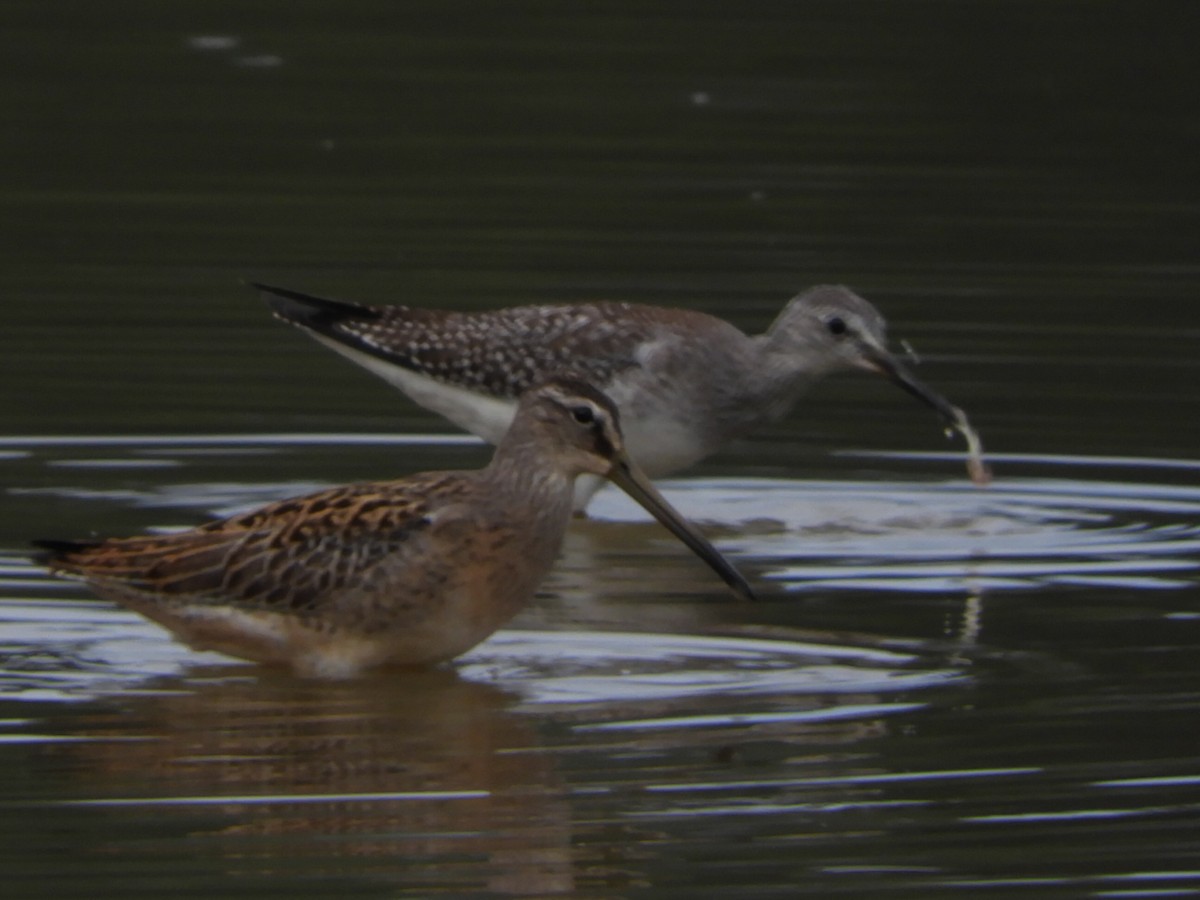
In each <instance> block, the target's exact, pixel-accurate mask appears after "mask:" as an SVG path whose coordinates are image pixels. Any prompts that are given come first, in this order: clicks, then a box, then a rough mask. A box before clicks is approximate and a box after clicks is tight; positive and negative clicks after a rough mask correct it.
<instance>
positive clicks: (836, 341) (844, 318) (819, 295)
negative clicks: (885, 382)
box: [767, 284, 887, 374]
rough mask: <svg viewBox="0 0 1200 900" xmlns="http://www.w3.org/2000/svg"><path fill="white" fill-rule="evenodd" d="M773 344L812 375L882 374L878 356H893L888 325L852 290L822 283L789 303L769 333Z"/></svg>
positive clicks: (881, 315) (769, 342)
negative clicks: (889, 349)
mask: <svg viewBox="0 0 1200 900" xmlns="http://www.w3.org/2000/svg"><path fill="white" fill-rule="evenodd" d="M767 341H768V346H769V347H770V348H771V349H773V350H777V351H782V352H784V353H787V354H789V355H792V356H793V359H794V362H795V364H797V365H801V364H802V365H803V367H804V368H805V369H807V370H808V371H809V372H811V373H812V374H822V373H825V372H832V371H836V370H839V369H869V370H871V371H879V366H878V363H877V362H876V359H875V357H877V356H878V355H879V354H880V353H881V352H882V353H884V354H886V353H887V322H886V321H884V318H883V314H882V313H880V312H879V310H877V309H876V308H875V307H874V306H872V305H871V304H870V303H869V302H868V301H866V300H864V299H863V298H862V297H860V296H858V294H856V293H854V291H852V290H850V289H849V288H846V287H842V286H841V285H837V284H821V285H817V286H816V287H812V288H809V289H808V290H806V291H804V292H803V293H801V294H798V295H796V296H795V297H793V298H792V299H791V300H789V301H788V304H787V306H785V307H784V308H783V312H781V313H780V314H779V316H778V318H776V319H775V321H774V322H772V323H771V327H770V328H769V329H767Z"/></svg>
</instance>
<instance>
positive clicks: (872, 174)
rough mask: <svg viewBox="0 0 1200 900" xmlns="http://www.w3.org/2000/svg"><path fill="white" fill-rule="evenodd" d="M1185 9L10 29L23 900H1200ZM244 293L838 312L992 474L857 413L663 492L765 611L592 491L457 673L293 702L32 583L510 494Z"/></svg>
mask: <svg viewBox="0 0 1200 900" xmlns="http://www.w3.org/2000/svg"><path fill="white" fill-rule="evenodd" d="M1196 19H1197V16H1196V13H1195V12H1193V10H1192V9H1191V7H1190V6H1189V5H1188V4H1180V3H1168V2H1149V3H1137V4H1134V3H1120V2H1109V0H1090V2H1078V3H1076V2H1036V3H1035V2H1029V3H1025V2H999V0H981V2H975V3H952V2H939V0H930V2H908V3H883V2H856V0H849V2H847V0H843V2H819V3H814V2H798V3H797V2H793V3H768V2H761V3H750V4H740V5H736V6H735V5H731V4H726V3H710V2H699V3H688V4H682V3H680V4H672V3H656V2H650V3H644V2H643V3H631V2H607V3H592V4H579V3H538V2H529V0H520V2H515V3H508V4H471V3H465V2H440V3H403V4H395V3H371V2H347V3H338V4H333V3H317V2H305V3H291V4H284V3H278V2H244V3H236V4H234V3H193V2H183V3H174V4H161V3H135V2H110V3H104V4H95V3H82V2H55V3H49V4H48V3H31V2H10V3H6V4H4V6H3V9H0V24H2V25H3V34H4V35H5V47H6V49H5V53H4V54H3V58H2V59H0V68H2V70H3V77H0V109H3V112H4V115H3V126H2V128H3V132H2V133H3V139H2V140H0V171H3V173H4V177H3V179H2V180H0V198H2V201H3V202H2V204H0V297H2V298H3V300H2V302H3V309H4V313H5V321H4V325H3V328H0V378H2V379H3V384H4V385H5V386H6V388H5V390H3V391H0V504H2V505H0V809H2V814H0V837H2V840H0V885H3V892H4V894H5V896H13V897H21V898H25V897H28V898H40V897H55V898H61V897H77V896H78V897H94V896H99V895H112V896H121V897H162V896H167V895H170V896H194V897H215V896H222V897H264V896H276V895H278V896H289V897H303V898H308V897H323V896H330V897H333V896H339V897H340V896H347V895H351V894H353V895H354V896H364V897H367V896H371V897H374V896H379V897H430V896H446V897H492V896H497V897H500V896H579V897H597V898H600V897H603V898H610V897H662V898H666V897H678V898H691V897H699V896H718V895H719V896H722V897H726V896H728V897H792V896H798V895H812V896H852V897H875V896H888V897H890V896H896V897H921V898H926V897H930V896H940V895H969V894H975V895H978V896H981V897H1009V896H1012V897H1017V896H1021V897H1080V896H1094V897H1160V896H1195V895H1198V894H1200V866H1198V865H1197V863H1196V847H1197V841H1196V835H1197V832H1198V826H1200V742H1198V741H1197V739H1196V738H1195V737H1194V735H1193V731H1194V725H1193V723H1194V721H1195V719H1196V714H1197V711H1198V710H1200V674H1198V673H1197V667H1196V658H1197V647H1198V644H1200V592H1198V590H1197V587H1198V585H1200V479H1198V473H1200V454H1198V453H1197V446H1198V444H1200V388H1198V387H1197V384H1198V383H1200V353H1198V352H1197V349H1198V344H1200V304H1198V303H1197V300H1198V297H1200V264H1198V262H1197V247H1198V246H1200V167H1198V166H1197V162H1196V161H1197V159H1200V126H1198V125H1197V122H1200V119H1197V109H1198V108H1200V106H1198V101H1200V63H1197V61H1196V58H1197V54H1196V52H1195V44H1196V41H1195V35H1196V34H1197V25H1198V23H1197V21H1196ZM244 279H256V280H264V281H270V282H274V283H279V284H284V285H290V286H294V287H296V288H299V289H302V290H309V291H312V292H315V293H326V294H331V295H334V296H341V297H344V298H347V299H361V300H367V301H375V302H406V303H412V304H416V305H428V306H441V307H449V308H472V307H491V306H502V305H506V304H515V303H521V302H535V301H536V302H544V301H570V300H583V299H595V298H613V299H627V300H635V301H641V302H648V303H657V304H663V305H679V306H691V307H694V308H698V309H703V310H706V311H710V312H713V313H715V314H718V315H721V316H724V317H726V318H728V319H730V320H732V321H734V322H735V323H737V324H738V325H739V326H741V327H743V328H745V329H747V330H751V331H753V330H758V329H761V328H763V327H765V325H766V324H767V323H768V322H769V321H770V319H771V318H772V317H773V315H774V314H775V312H777V311H778V309H779V307H780V306H781V305H782V303H783V302H784V301H785V300H786V299H787V298H788V297H789V296H791V295H792V294H794V293H796V292H797V291H798V290H800V289H801V288H803V287H805V286H807V285H810V284H814V283H818V282H824V281H837V282H844V283H847V284H850V285H852V286H854V287H855V288H856V289H857V290H859V291H860V292H861V293H863V294H864V295H865V296H867V297H869V298H870V299H872V300H873V301H874V302H875V303H876V304H877V305H878V306H879V307H880V308H881V309H882V310H883V311H884V312H885V313H886V315H887V316H888V318H889V321H890V322H891V325H892V330H893V334H894V336H895V337H896V338H897V340H899V339H901V338H902V339H907V340H908V341H909V342H910V343H911V344H912V345H913V346H914V347H915V348H916V350H917V351H918V352H919V353H920V355H921V357H922V359H923V364H922V366H921V375H922V377H923V378H925V379H926V380H927V381H929V382H930V383H931V384H933V385H935V386H937V387H939V388H940V389H942V390H944V391H945V393H946V394H947V395H948V396H950V398H951V399H952V400H953V401H954V402H956V403H958V404H960V405H961V406H963V407H964V408H965V409H966V410H968V412H969V413H970V414H971V416H972V419H973V421H974V422H975V424H976V425H977V426H978V427H979V428H980V430H981V431H982V433H983V436H984V439H985V442H986V444H987V445H988V447H989V449H990V450H992V451H993V452H994V454H995V457H994V467H995V473H996V481H995V483H994V484H993V486H992V487H991V488H989V489H987V490H979V489H976V488H973V487H971V486H970V485H969V484H967V483H966V482H965V480H964V478H963V470H962V466H961V460H960V459H959V458H957V457H944V456H941V455H939V454H942V453H945V452H948V451H952V450H954V449H956V448H955V445H952V444H947V443H946V442H945V441H943V440H942V439H941V437H940V436H939V434H938V432H937V428H936V423H935V422H933V421H932V420H931V419H930V418H929V417H928V416H926V415H925V414H924V412H923V411H922V410H920V409H918V408H916V407H915V406H914V405H912V404H911V403H910V401H908V400H907V398H905V397H903V396H901V395H899V394H898V393H896V392H895V391H894V389H892V388H890V387H888V386H886V385H884V384H882V383H880V382H878V381H876V380H873V379H870V378H866V377H862V378H842V379H838V380H832V381H830V382H829V383H827V384H825V385H822V386H821V387H820V388H819V389H818V390H816V391H814V392H813V394H812V395H811V396H810V397H808V398H806V399H805V401H804V402H803V403H802V404H801V405H800V406H799V407H798V408H797V409H796V411H795V412H794V413H793V414H792V415H791V416H789V417H788V418H787V419H785V420H784V421H783V422H781V423H779V424H778V425H777V426H774V427H772V428H769V429H766V430H765V431H763V432H760V433H758V434H756V435H755V436H753V437H752V438H751V439H749V440H746V441H744V442H742V443H740V444H739V445H737V446H736V447H733V448H731V449H729V450H727V451H725V452H723V453H722V454H720V455H718V456H716V457H714V458H712V459H711V460H709V461H707V462H705V463H704V464H703V465H701V466H699V467H697V468H695V469H693V470H691V471H689V472H687V473H684V474H683V475H682V476H681V477H680V478H679V479H677V480H675V481H672V482H669V483H668V484H667V492H668V494H669V496H670V497H671V498H672V499H673V500H674V501H675V502H676V503H677V505H679V506H680V507H681V508H682V509H684V510H685V511H687V512H689V513H690V514H691V515H692V516H694V517H695V518H697V519H698V520H700V521H703V522H706V523H708V524H709V526H710V531H711V533H712V534H713V535H714V537H715V538H716V539H717V541H718V542H719V544H720V546H721V547H722V549H724V550H725V551H726V552H727V553H729V554H730V555H731V556H732V557H734V558H735V559H736V560H737V561H738V563H739V565H741V567H742V568H743V569H744V570H746V571H747V572H748V573H749V574H750V575H751V577H752V579H753V580H754V581H755V583H756V585H759V586H761V592H762V593H763V594H764V595H765V600H764V602H763V603H761V604H760V605H758V606H756V607H754V608H745V607H739V606H737V605H734V604H732V603H731V602H729V601H728V600H727V598H726V595H725V593H724V592H723V590H722V588H721V586H720V585H719V583H718V584H713V583H711V579H710V578H709V577H708V576H707V574H706V573H705V572H704V571H703V570H701V569H698V568H697V567H696V566H695V565H694V564H693V562H692V561H690V560H689V559H688V558H687V557H686V556H685V553H684V551H682V549H681V548H678V547H676V546H675V545H673V544H672V543H671V542H670V541H669V540H667V539H666V538H664V537H662V536H661V534H660V532H659V531H658V530H656V526H654V525H653V524H652V523H650V522H648V521H646V520H644V517H643V516H642V515H641V514H640V513H639V512H636V511H634V509H633V507H632V506H631V505H628V504H626V503H625V502H624V500H623V499H622V498H620V497H618V496H615V495H614V496H610V495H608V494H607V493H606V494H604V495H601V496H600V497H599V498H598V499H597V504H596V507H595V512H596V517H595V520H594V521H590V522H586V523H580V524H579V525H578V526H577V527H576V528H575V529H574V531H573V533H572V535H571V536H570V539H569V541H568V546H567V548H566V552H565V553H564V559H563V561H562V563H561V565H560V566H559V568H558V570H557V571H556V573H555V575H554V576H553V577H552V579H551V580H550V582H549V583H548V584H547V585H546V590H545V591H544V593H543V595H542V596H541V597H540V598H539V600H538V602H537V603H536V605H535V608H534V609H532V610H530V611H529V613H527V614H526V615H524V616H523V617H522V618H521V619H520V620H519V621H518V622H517V623H515V627H514V628H513V629H512V630H509V631H506V632H502V633H501V634H500V635H498V636H497V638H496V639H494V640H493V641H491V642H489V643H488V644H486V645H484V646H483V647H481V648H479V649H478V650H476V651H475V652H474V653H472V654H471V655H469V656H468V657H466V658H465V659H464V660H462V661H461V662H460V663H458V664H457V665H456V666H454V667H451V668H450V669H448V670H446V671H443V672H437V673H431V674H429V675H427V676H420V677H416V678H399V677H395V676H388V677H378V678H372V679H368V680H366V681H364V682H359V683H353V684H339V685H321V684H311V683H305V682H300V681H296V680H294V679H291V678H288V677H285V676H283V675H279V674H270V673H261V672H258V671H257V670H255V669H253V668H250V667H245V666H240V665H233V664H229V663H227V662H226V661H224V660H222V659H221V658H219V657H216V656H204V655H199V654H194V653H191V652H190V651H187V650H186V649H184V648H181V647H179V646H177V645H175V644H173V643H171V642H170V641H169V640H168V639H167V638H166V637H165V636H164V635H163V634H162V633H161V632H160V631H158V630H157V629H156V628H155V627H154V626H151V625H149V624H146V623H143V622H142V621H141V620H139V619H138V618H137V617H136V616H133V615H131V614H127V613H124V612H121V611H118V610H115V609H113V608H112V607H110V606H108V605H107V604H103V603H101V602H99V601H96V600H94V599H92V598H91V597H89V596H88V595H87V594H86V593H85V592H83V591H81V590H79V589H77V588H75V587H73V586H71V585H66V584H60V583H57V582H52V581H50V580H49V579H48V578H46V577H45V575H44V574H43V573H42V572H40V570H37V569H35V568H33V567H31V566H30V565H29V564H28V563H27V561H26V560H25V558H24V556H23V548H24V547H25V545H26V543H27V541H28V540H29V539H31V538H34V537H40V536H55V535H59V536H74V535H83V534H88V533H92V532H96V533H103V534H123V533H129V532H135V531H139V530H142V529H145V528H150V527H158V526H178V525H185V524H190V523H194V522H196V521H198V520H200V519H201V518H203V517H204V516H206V515H208V514H211V513H215V512H223V511H227V510H229V509H232V508H236V507H240V506H242V505H247V504H253V503H257V502H261V501H263V500H265V499H267V498H273V497H278V496H286V495H288V494H293V493H299V492H301V491H303V490H306V489H308V488H309V487H311V486H313V485H323V484H333V483H339V482H343V481H349V480H353V479H360V478H377V477H387V476H392V475H395V474H399V473H403V472H408V471H416V470H420V469H426V468H434V467H439V468H441V467H451V466H464V467H469V466H476V465H479V464H481V463H482V461H483V460H484V459H486V457H487V451H486V449H485V448H483V447H482V446H480V445H478V444H475V443H472V442H469V441H458V440H457V439H456V440H453V441H445V440H441V439H439V438H438V437H437V435H443V434H449V433H451V431H452V429H451V428H450V427H449V426H448V425H446V424H445V423H444V422H441V421H440V420H438V419H436V418H435V417H433V416H432V415H430V414H428V413H425V412H424V411H423V410H421V409H419V408H416V407H414V406H413V405H412V404H410V403H408V402H406V401H405V400H404V399H403V398H401V397H400V396H399V395H398V394H396V393H394V392H393V391H391V390H390V389H389V388H388V387H387V386H385V385H384V384H383V383H382V382H379V381H377V380H375V379H373V378H371V377H370V376H369V375H367V374H365V373H362V372H360V371H358V370H356V369H355V368H353V367H352V366H350V365H348V364H347V363H346V362H344V361H343V360H341V359H339V358H336V357H334V356H333V355H332V354H330V353H328V352H327V351H325V350H324V349H322V348H320V347H318V346H317V345H315V344H313V343H312V342H310V341H308V340H306V339H305V338H304V337H303V336H301V335H299V334H296V333H294V332H292V331H291V330H289V329H288V328H286V327H285V326H283V325H280V324H278V323H275V322H273V321H272V320H271V319H270V317H269V316H268V315H267V313H266V311H265V308H264V307H263V306H262V304H261V303H260V301H259V300H258V299H257V298H256V297H255V296H254V295H253V294H252V293H251V292H250V291H248V290H247V289H245V288H244V287H243V286H242V285H241V283H240V282H241V281H242V280H244ZM395 435H407V436H410V437H411V438H412V439H411V440H407V441H403V442H402V441H396V440H392V437H393V436H395ZM314 436H316V437H314Z"/></svg>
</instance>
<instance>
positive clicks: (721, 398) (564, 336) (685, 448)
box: [252, 284, 987, 508]
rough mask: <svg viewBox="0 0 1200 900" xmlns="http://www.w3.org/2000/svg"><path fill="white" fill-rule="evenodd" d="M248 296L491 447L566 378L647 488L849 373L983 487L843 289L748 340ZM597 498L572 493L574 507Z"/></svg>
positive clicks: (701, 332) (696, 331) (641, 320)
mask: <svg viewBox="0 0 1200 900" xmlns="http://www.w3.org/2000/svg"><path fill="white" fill-rule="evenodd" d="M252 286H253V287H255V288H257V289H258V290H259V291H261V292H262V293H263V295H264V296H265V299H266V300H267V302H268V304H269V305H270V307H271V309H272V310H273V311H274V313H275V315H276V316H278V317H279V318H280V319H282V320H284V321H286V322H290V323H291V324H293V325H296V326H298V327H300V328H302V329H304V330H305V331H307V332H308V333H309V334H311V335H312V336H313V337H314V338H316V339H317V340H318V341H321V342H322V343H324V344H327V345H328V346H330V347H332V348H333V349H334V350H336V351H337V352H338V353H341V354H342V355H343V356H346V357H348V358H349V359H351V360H353V361H354V362H356V363H358V364H359V365H361V366H363V367H364V368H366V369H368V370H370V371H371V372H374V373H375V374H376V375H379V376H380V377H382V378H384V379H385V380H386V381H388V382H389V383H391V384H392V385H394V386H395V387H397V388H399V389H400V390H402V391H403V392H404V393H406V394H407V395H408V396H409V397H411V398H412V399H413V400H414V401H416V402H417V403H419V404H420V405H422V406H424V407H426V408H428V409H430V410H433V411H434V412H437V413H440V414H441V415H443V416H445V417H446V418H447V419H449V420H450V421H451V422H454V423H455V424H456V425H458V426H459V427H461V428H464V429H466V430H467V431H469V432H472V433H473V434H476V435H478V436H479V437H481V438H483V439H484V440H486V441H489V442H491V443H493V444H494V443H497V442H498V441H499V440H500V438H501V437H502V436H503V435H504V432H505V430H506V429H507V428H508V423H509V422H510V421H512V416H513V411H514V409H515V408H516V398H517V397H518V396H520V394H521V392H522V391H523V390H525V389H526V388H528V387H529V386H530V385H531V384H536V383H537V382H539V381H541V380H544V379H545V378H547V377H549V376H551V375H553V374H555V373H559V372H572V373H576V374H578V375H579V376H580V377H582V378H584V379H586V380H587V381H588V382H589V383H591V384H594V385H595V386H596V387H598V388H599V389H600V390H602V391H604V392H605V393H606V394H608V396H610V397H611V398H612V399H613V401H614V402H615V403H616V404H617V406H618V408H619V409H620V410H621V416H622V427H623V429H624V434H625V441H626V446H627V447H628V448H629V453H630V455H631V456H632V457H633V459H634V460H636V461H637V463H638V465H640V466H641V467H642V469H643V470H644V471H645V472H646V474H647V475H649V476H650V477H652V478H654V477H658V476H660V475H666V474H669V473H671V472H675V471H678V470H679V469H683V468H685V467H687V466H689V465H691V464H692V463H695V462H698V461H699V460H701V459H703V458H704V457H706V456H708V455H710V454H712V453H714V452H715V451H716V450H718V449H719V448H721V447H722V446H724V445H725V444H727V443H729V442H730V441H732V440H734V439H735V438H738V437H741V436H742V435H744V434H746V433H748V432H750V431H751V430H753V429H754V428H755V427H757V426H759V425H762V424H764V423H766V422H771V421H774V420H777V419H779V418H781V417H782V416H783V415H784V414H786V413H787V412H788V410H790V409H791V408H792V406H793V405H794V404H795V402H796V400H797V398H798V397H799V396H800V394H801V393H802V392H803V391H804V389H805V388H807V387H808V386H809V385H810V384H811V383H812V382H813V381H815V380H816V379H818V378H820V377H821V376H823V375H826V374H829V373H831V372H836V371H843V370H856V369H857V370H866V371H870V372H875V373H877V374H880V375H883V376H885V377H887V378H888V379H890V380H891V381H892V382H893V383H895V384H896V385H898V386H899V387H901V388H903V389H904V390H905V391H907V392H908V393H910V394H912V395H913V396H914V397H916V398H917V399H918V400H920V401H922V402H923V403H925V404H926V405H928V406H930V407H932V408H933V409H934V410H935V411H936V412H937V413H938V414H939V415H940V416H941V417H942V419H943V421H944V422H945V424H946V426H947V427H949V428H952V429H954V430H956V431H959V432H961V433H962V435H963V436H964V437H965V438H966V440H967V443H968V446H969V450H970V457H969V468H970V471H971V474H972V478H974V479H975V480H976V481H985V480H986V477H987V476H986V470H985V468H984V466H983V463H982V459H981V455H982V448H981V446H980V444H979V440H978V437H977V436H976V434H975V432H974V431H973V430H972V429H971V427H970V425H969V424H968V423H967V419H966V416H965V415H964V414H963V412H962V411H961V410H960V409H958V408H957V407H955V406H953V405H951V404H950V403H949V402H948V401H947V400H946V399H945V398H944V397H942V396H941V395H940V394H938V393H937V392H936V391H934V390H932V389H931V388H929V387H927V386H926V385H924V384H922V383H921V382H920V381H918V380H917V379H916V378H915V377H914V376H913V375H912V373H911V372H910V371H909V370H908V369H907V368H906V367H905V366H904V365H903V364H902V363H901V362H900V361H899V360H898V359H897V358H896V357H895V356H893V355H892V354H891V353H890V352H889V351H888V349H887V337H886V330H887V326H886V323H885V321H884V318H883V316H882V315H881V314H880V313H879V311H878V310H877V309H876V308H875V307H874V306H872V305H871V304H870V303H869V302H867V301H866V300H864V299H863V298H862V297H860V296H858V295H857V294H855V293H854V292H853V291H851V290H849V289H848V288H845V287H841V286H837V285H822V286H819V287H814V288H811V289H809V290H807V291H805V292H804V293H802V294H800V295H798V296H796V297H794V298H792V300H790V301H789V302H788V304H787V305H786V306H785V307H784V308H783V311H782V312H781V313H780V314H779V316H778V317H777V318H776V319H775V321H774V323H772V325H771V326H770V327H769V328H768V329H767V331H766V332H765V333H764V334H760V335H754V336H750V335H747V334H744V333H743V332H742V331H740V330H738V329H737V328H735V327H734V326H733V325H731V324H730V323H728V322H726V321H724V320H723V319H718V318H716V317H714V316H710V315H706V314H705V313H701V312H694V311H691V310H686V309H665V308H660V307H654V306H640V305H637V304H632V303H585V304H580V305H575V306H568V305H564V306H518V307H512V308H508V309H500V310H494V311H488V312H471V313H463V312H447V311H440V310H429V309H416V308H412V307H407V306H365V305H362V304H358V303H347V302H344V301H340V300H330V299H325V298H321V297H313V296H310V295H308V294H302V293H300V292H298V291H292V290H287V289H285V288H280V287H272V286H271V285H266V284H254V285H252ZM601 484H602V482H601V481H599V480H597V479H581V480H580V484H579V486H578V488H577V498H578V503H577V507H578V508H583V507H584V506H586V504H587V501H588V499H590V497H591V495H592V494H593V493H594V492H595V491H596V490H597V489H598V488H599V487H600V485H601Z"/></svg>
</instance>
